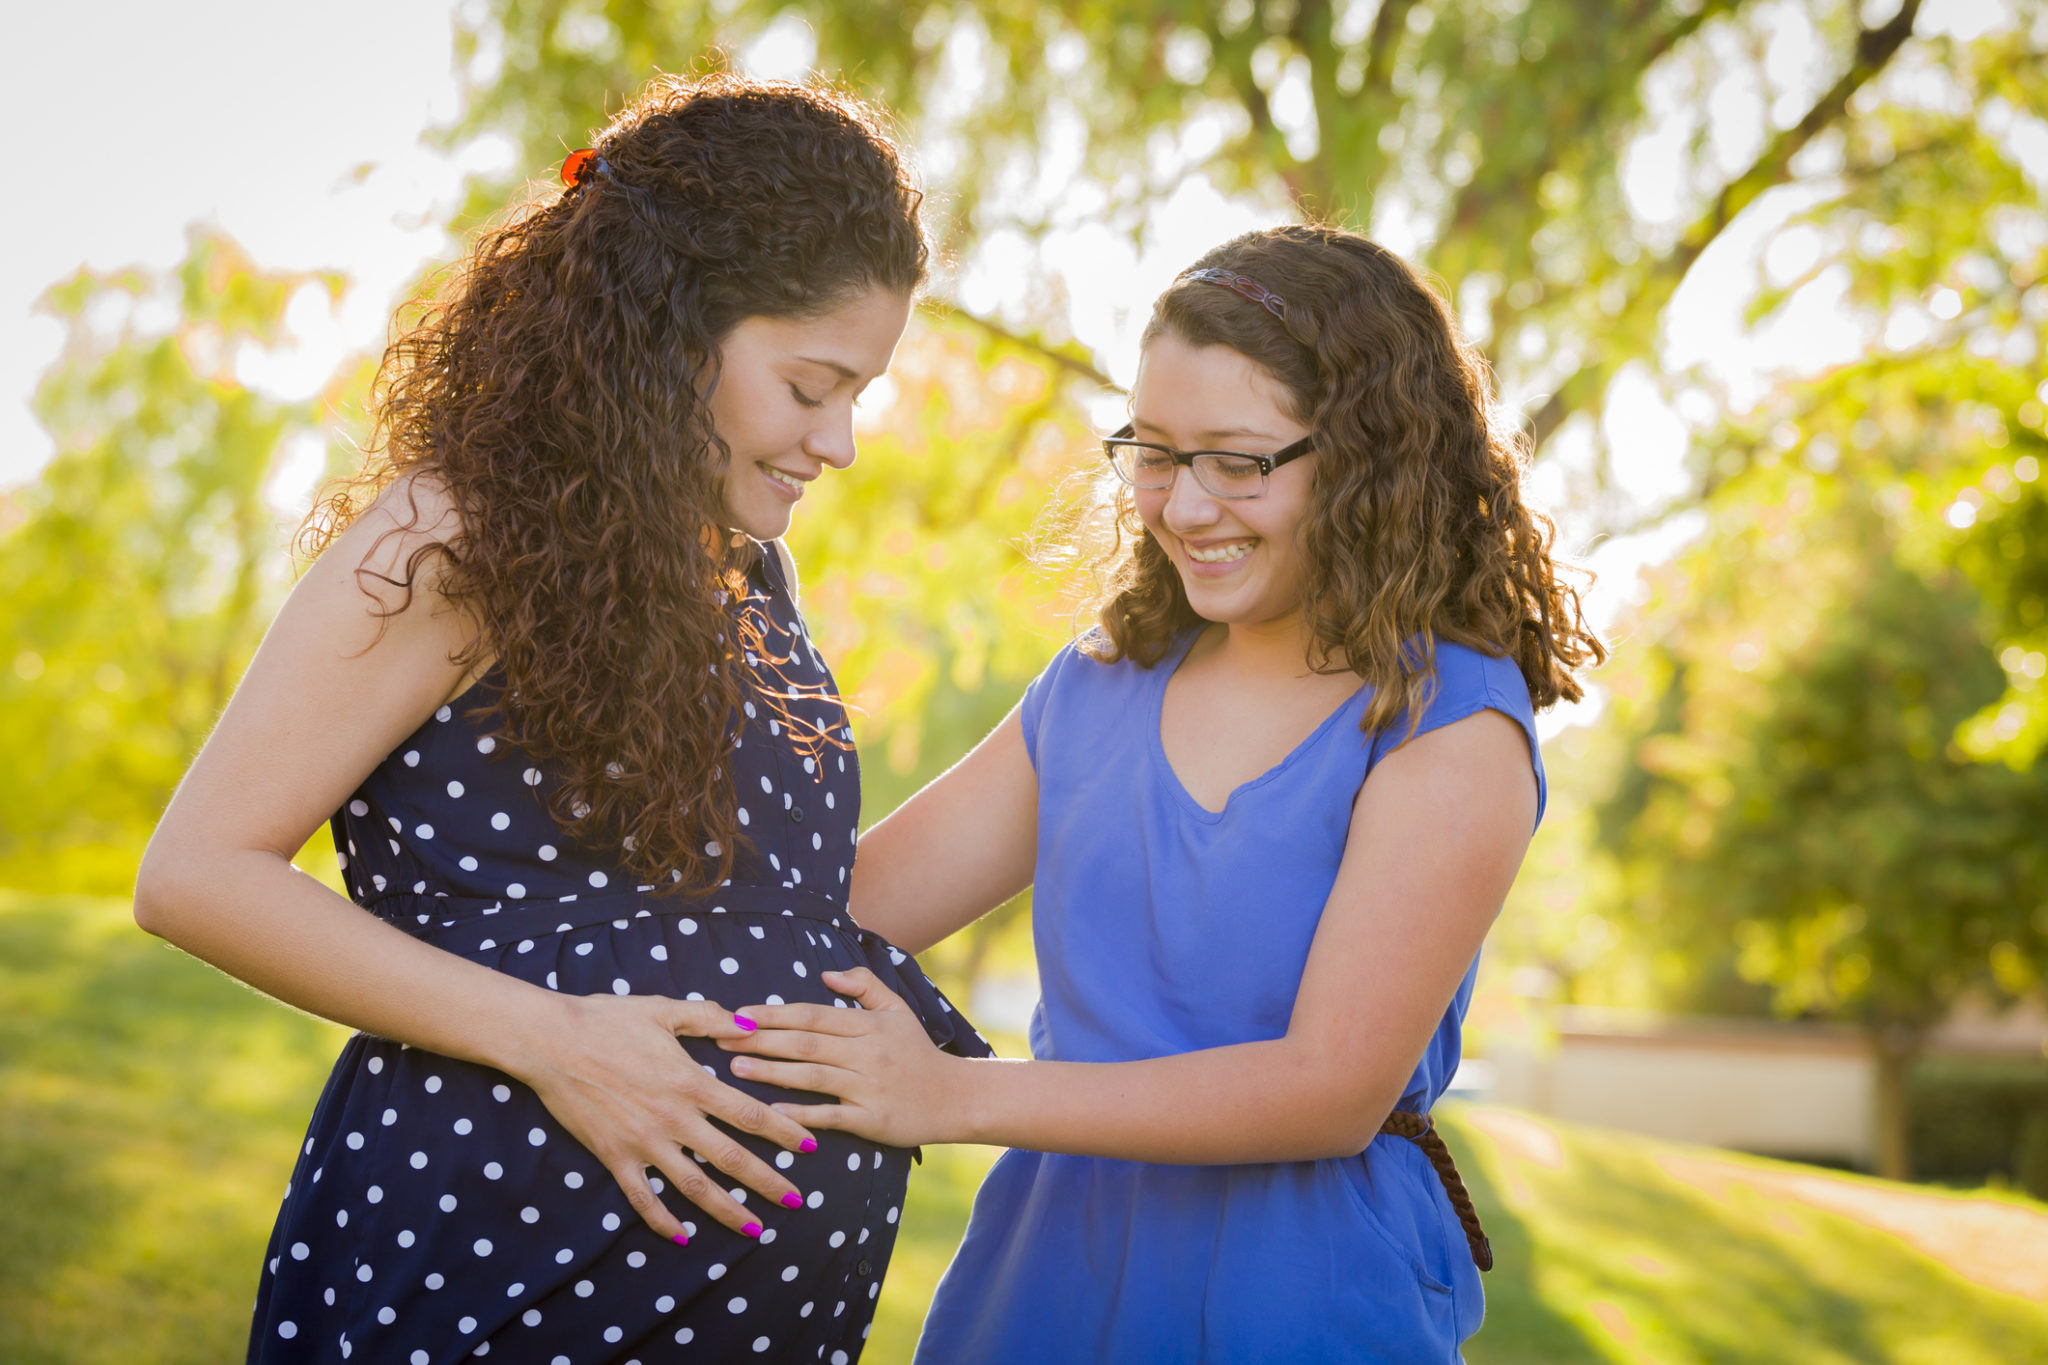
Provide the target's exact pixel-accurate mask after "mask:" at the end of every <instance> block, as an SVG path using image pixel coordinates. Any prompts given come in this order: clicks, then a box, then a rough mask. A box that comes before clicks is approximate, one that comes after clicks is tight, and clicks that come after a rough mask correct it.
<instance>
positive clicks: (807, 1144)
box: [796, 1138, 818, 1152]
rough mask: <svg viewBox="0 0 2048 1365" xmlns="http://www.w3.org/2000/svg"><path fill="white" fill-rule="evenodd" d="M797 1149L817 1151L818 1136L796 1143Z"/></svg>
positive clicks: (800, 1150)
mask: <svg viewBox="0 0 2048 1365" xmlns="http://www.w3.org/2000/svg"><path fill="white" fill-rule="evenodd" d="M796 1149H797V1150H798V1151H799V1152H815V1151H817V1150H818V1140H817V1139H816V1138H805V1139H804V1140H803V1141H802V1142H799V1143H798V1144H797V1145H796Z"/></svg>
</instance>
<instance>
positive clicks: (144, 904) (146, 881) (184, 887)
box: [135, 843, 197, 943]
mask: <svg viewBox="0 0 2048 1365" xmlns="http://www.w3.org/2000/svg"><path fill="white" fill-rule="evenodd" d="M196 880H197V879H196V877H195V876H194V874H193V871H192V868H191V866H190V860H189V859H186V858H181V857H179V856H178V855H176V854H173V853H170V852H167V851H165V850H163V849H161V848H159V847H158V846H157V845H156V844H154V843H152V844H151V845H150V847H149V849H148V850H147V851H146V852H144V853H143V855H142V865H141V867H139V868H137V869H136V873H135V923H136V925H137V926H138V927H140V928H141V929H142V931H143V932H144V933H149V934H155V935H156V936H157V937H158V938H161V939H168V940H170V941H171V942H173V943H175V942H177V936H178V926H179V925H180V924H181V923H182V922H183V921H184V918H185V916H186V914H187V912H188V911H189V909H190V907H191V906H192V904H193V902H194V900H195V889H196V888H195V883H196Z"/></svg>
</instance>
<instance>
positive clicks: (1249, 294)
mask: <svg viewBox="0 0 2048 1365" xmlns="http://www.w3.org/2000/svg"><path fill="white" fill-rule="evenodd" d="M579 155H580V153H579ZM564 169H565V170H566V167H565V168H564ZM1181 278H1182V279H1184V280H1198V281H1200V282H1201V283H1203V284H1220V285H1222V286H1223V287H1224V288H1225V289H1228V290H1229V291H1230V292H1231V293H1233V294H1239V295H1242V296H1243V297H1245V298H1248V299H1250V300H1251V301H1252V302H1253V303H1256V304H1258V305H1259V306H1260V307H1262V308H1264V309H1265V310H1266V311H1267V312H1269V313H1271V314H1272V315H1273V316H1274V317H1276V318H1279V319H1280V320H1281V321H1282V322H1285V321H1287V300H1285V299H1283V298H1281V297H1280V296H1279V295H1278V294H1276V293H1274V292H1273V291H1272V290H1270V289H1268V288H1266V286H1265V285H1263V284H1260V283H1259V282H1258V281H1257V280H1255V279H1253V278H1252V277H1251V276H1249V275H1240V274H1238V273H1237V272H1235V271H1232V270H1213V269H1205V270H1189V271H1185V272H1183V273H1182V275H1181Z"/></svg>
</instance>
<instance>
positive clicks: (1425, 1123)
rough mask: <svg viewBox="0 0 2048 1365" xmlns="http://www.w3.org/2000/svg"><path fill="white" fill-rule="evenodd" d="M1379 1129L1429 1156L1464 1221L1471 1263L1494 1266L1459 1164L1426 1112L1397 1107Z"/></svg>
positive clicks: (1453, 1204) (1491, 1247) (1454, 1206)
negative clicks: (1416, 1112)
mask: <svg viewBox="0 0 2048 1365" xmlns="http://www.w3.org/2000/svg"><path fill="white" fill-rule="evenodd" d="M1380 1131H1381V1132H1382V1133H1387V1134H1390V1135H1391V1136H1393V1137H1402V1138H1407V1139H1408V1140H1409V1141H1410V1142H1412V1143H1414V1144H1415V1145H1416V1146H1417V1147H1420V1148H1421V1149H1422V1154H1423V1155H1424V1156H1426V1157H1428V1158H1429V1164H1430V1165H1432V1166H1434V1167H1435V1168H1436V1176H1437V1179H1439V1180H1441V1181H1443V1183H1444V1193H1445V1194H1446V1195H1449V1196H1450V1200H1451V1208H1452V1209H1453V1210H1455V1211H1456V1213H1457V1215H1458V1221H1459V1222H1460V1223H1462V1224H1464V1227H1465V1241H1466V1244H1467V1245H1469V1246H1470V1247H1471V1248H1472V1263H1473V1264H1474V1265H1476V1266H1478V1267H1479V1268H1480V1269H1481V1270H1491V1269H1493V1244H1492V1243H1490V1242H1488V1241H1487V1240H1486V1230H1485V1229H1484V1228H1482V1227H1480V1226H1479V1211H1478V1210H1477V1209H1475V1208H1473V1207H1472V1196H1471V1195H1470V1194H1468V1193H1467V1192H1466V1190H1465V1182H1464V1181H1463V1180H1461V1179H1459V1178H1458V1166H1457V1163H1456V1162H1454V1161H1452V1160H1451V1149H1450V1148H1448V1147H1446V1146H1444V1140H1443V1139H1442V1138H1441V1137H1439V1136H1437V1131H1436V1125H1435V1124H1433V1123H1432V1122H1431V1121H1430V1118H1429V1115H1427V1114H1413V1113H1410V1112H1409V1111H1408V1110H1406V1109H1396V1110H1395V1111H1394V1112H1393V1113H1391V1114H1389V1115H1387V1121H1386V1122H1385V1123H1383V1124H1381V1125H1380Z"/></svg>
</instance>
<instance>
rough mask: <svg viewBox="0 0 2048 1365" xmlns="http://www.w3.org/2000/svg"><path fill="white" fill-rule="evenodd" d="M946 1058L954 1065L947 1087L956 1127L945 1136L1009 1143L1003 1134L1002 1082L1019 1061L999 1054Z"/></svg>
mask: <svg viewBox="0 0 2048 1365" xmlns="http://www.w3.org/2000/svg"><path fill="white" fill-rule="evenodd" d="M946 1060H947V1062H948V1063H950V1064H951V1065H952V1067H953V1069H954V1074H953V1075H952V1076H949V1077H948V1078H947V1088H948V1090H949V1091H950V1093H951V1094H952V1095H953V1097H954V1102H953V1105H952V1114H951V1118H952V1123H951V1125H950V1126H951V1127H952V1129H953V1131H952V1132H950V1133H948V1134H947V1135H946V1136H945V1138H944V1139H943V1140H944V1141H946V1142H972V1143H980V1144H983V1145H992V1146H998V1147H1002V1146H1007V1145H1008V1143H1006V1142H1005V1141H1004V1140H1003V1138H1002V1137H1001V1136H1000V1133H1001V1129H1002V1127H1003V1124H1002V1122H1001V1117H1000V1110H1001V1103H1000V1100H1001V1095H1002V1089H1003V1082H1004V1081H1006V1080H1007V1079H1009V1077H1008V1075H1007V1074H1006V1071H1007V1069H1008V1068H1010V1067H1013V1066H1015V1065H1016V1063H1014V1062H1009V1061H1005V1060H1004V1059H1003V1058H1000V1057H950V1056H949V1057H948V1058H947V1059H946Z"/></svg>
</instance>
